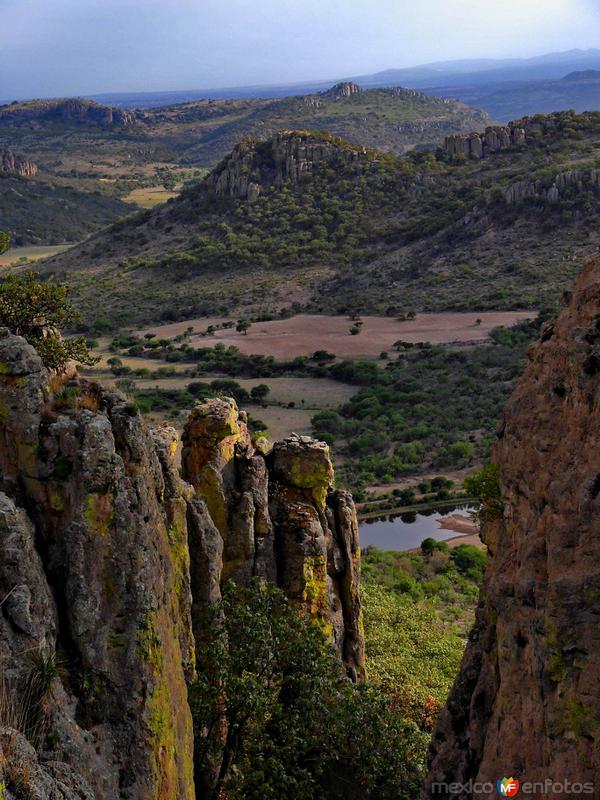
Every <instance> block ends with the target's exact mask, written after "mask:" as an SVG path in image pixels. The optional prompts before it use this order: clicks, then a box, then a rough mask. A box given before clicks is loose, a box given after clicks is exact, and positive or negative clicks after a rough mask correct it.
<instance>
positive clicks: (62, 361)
mask: <svg viewBox="0 0 600 800" xmlns="http://www.w3.org/2000/svg"><path fill="white" fill-rule="evenodd" d="M76 319H77V314H76V312H75V309H74V308H73V306H72V305H71V303H70V302H69V300H68V287H67V286H66V285H63V284H52V283H48V282H46V281H42V280H40V279H39V276H38V274H37V273H36V272H32V271H28V272H25V273H23V274H16V273H10V274H9V275H7V276H5V277H3V278H2V279H1V280H0V326H4V327H6V328H8V329H9V330H10V331H11V332H12V333H15V334H17V335H19V336H23V337H24V338H25V339H27V341H28V342H29V344H31V345H33V346H34V347H35V349H36V350H37V351H38V353H39V354H40V356H41V358H42V361H43V362H44V365H45V366H46V367H47V368H48V369H54V370H63V369H64V368H65V366H66V364H67V362H68V361H71V360H73V361H77V362H79V363H80V364H94V363H95V362H96V361H97V359H96V358H94V357H93V356H92V355H91V353H90V351H89V350H88V348H87V345H86V343H85V339H84V337H76V338H71V339H63V337H62V336H61V334H60V331H61V330H62V329H64V328H67V327H69V326H71V325H72V324H73V323H74V322H75V321H76Z"/></svg>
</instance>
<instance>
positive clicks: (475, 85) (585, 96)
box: [94, 49, 600, 122]
mask: <svg viewBox="0 0 600 800" xmlns="http://www.w3.org/2000/svg"><path fill="white" fill-rule="evenodd" d="M599 70H600V49H590V50H569V51H567V52H563V53H548V54H546V55H542V56H535V57H533V58H511V59H464V60H459V61H440V62H436V63H432V64H423V65H421V66H416V67H407V68H404V69H389V70H385V71H383V72H377V73H375V74H373V75H355V76H350V77H347V78H344V80H349V81H353V82H355V83H358V84H360V85H361V86H362V87H363V88H386V87H390V86H405V87H407V88H410V89H419V90H421V91H425V92H426V93H427V94H433V95H437V96H440V97H452V98H455V99H458V100H461V101H462V102H465V103H469V104H472V105H478V106H480V107H481V108H483V109H484V110H485V111H487V112H488V114H490V115H491V116H493V117H495V118H496V119H498V120H500V121H503V122H504V121H507V120H508V119H516V118H517V117H520V116H522V115H523V114H537V113H545V112H548V111H554V110H559V109H564V108H574V109H575V110H577V111H582V110H595V109H598V108H600V81H599V80H593V79H592V80H591V81H590V80H587V86H586V88H585V89H584V88H582V87H581V86H578V85H577V84H579V83H581V81H580V80H579V79H577V80H573V81H570V82H569V83H568V85H563V86H556V85H555V84H556V82H557V81H560V80H561V79H562V78H564V77H565V76H567V75H571V74H573V73H575V74H577V73H586V72H590V71H592V72H595V71H599ZM332 82H333V81H332V80H323V81H311V82H304V83H297V84H286V85H273V86H237V87H232V88H221V89H199V90H189V91H178V92H143V93H126V94H121V93H118V94H102V95H96V96H95V97H94V99H95V100H97V101H99V102H101V103H106V104H108V105H113V106H120V107H128V108H154V107H159V106H166V105H172V104H174V103H184V102H193V101H195V100H199V99H203V98H206V99H232V98H236V99H241V98H257V97H260V98H280V97H289V96H291V95H304V94H310V93H313V92H319V91H322V90H324V89H326V88H327V87H328V86H330V85H331V83H332ZM584 82H586V80H585V79H584ZM594 83H596V84H599V88H598V91H596V90H595V89H594V88H593V87H592V86H591V84H594ZM498 93H501V94H500V95H498ZM511 98H514V101H513V100H512V99H511Z"/></svg>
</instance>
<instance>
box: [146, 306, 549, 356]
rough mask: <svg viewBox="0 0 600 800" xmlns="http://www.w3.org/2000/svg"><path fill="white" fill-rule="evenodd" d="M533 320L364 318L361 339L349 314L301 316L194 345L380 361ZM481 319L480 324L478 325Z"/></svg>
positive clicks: (492, 314)
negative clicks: (396, 352)
mask: <svg viewBox="0 0 600 800" xmlns="http://www.w3.org/2000/svg"><path fill="white" fill-rule="evenodd" d="M532 316H534V312H532V311H482V312H476V311H475V312H472V313H471V312H469V313H441V314H418V315H417V317H416V318H415V319H414V320H407V321H406V322H400V321H399V320H397V319H394V318H393V317H369V316H366V317H361V319H362V322H363V325H362V330H361V333H360V334H358V335H357V336H352V335H351V334H350V328H351V327H352V326H353V325H354V321H353V320H352V319H350V318H349V317H345V316H333V317H328V316H321V315H316V314H299V315H297V316H295V317H291V318H290V319H285V320H271V321H269V322H255V323H253V325H252V327H251V328H250V329H249V330H248V332H247V333H246V334H242V333H238V332H237V331H236V330H235V329H227V330H218V331H216V332H215V334H214V336H211V337H201V336H194V335H192V336H191V338H190V340H189V343H190V344H191V345H192V346H197V347H207V346H210V345H211V344H216V343H217V342H222V343H223V344H224V345H226V346H230V345H234V346H235V347H237V348H239V350H240V351H241V352H242V353H245V354H248V355H250V354H258V355H272V356H275V358H277V359H289V358H295V357H296V356H303V355H311V354H312V353H314V352H315V351H316V350H328V351H329V352H331V353H334V354H335V355H336V356H338V358H377V357H378V356H379V354H380V353H381V352H382V351H387V352H390V353H391V352H393V351H392V347H393V344H394V342H396V341H398V340H402V341H405V342H412V343H417V342H432V343H433V344H448V343H452V342H456V343H463V342H464V343H469V342H477V341H483V340H485V339H486V338H487V337H488V335H489V332H490V331H491V330H492V328H495V327H497V326H498V325H505V326H507V327H508V326H512V325H514V324H515V323H516V322H519V321H520V320H523V319H528V318H529V319H530V318H531V317H532ZM477 320H481V322H480V323H479V324H478V323H477ZM221 321H223V320H209V319H201V318H199V319H192V320H187V321H184V322H177V323H173V324H170V325H162V326H155V327H153V328H152V329H146V330H144V331H141V332H140V333H142V334H143V333H147V332H149V331H150V330H151V331H152V332H153V333H155V334H156V335H157V336H158V337H159V338H163V337H164V338H167V337H168V338H170V337H173V336H177V335H178V334H180V333H183V332H184V331H185V330H186V328H188V327H189V326H193V327H194V329H195V330H198V331H201V330H205V329H206V327H207V325H209V324H214V323H215V322H221Z"/></svg>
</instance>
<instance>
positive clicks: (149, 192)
mask: <svg viewBox="0 0 600 800" xmlns="http://www.w3.org/2000/svg"><path fill="white" fill-rule="evenodd" d="M177 195H178V192H168V191H167V190H166V189H163V187H162V186H149V187H147V188H145V189H134V190H133V191H132V192H130V193H129V194H128V195H127V196H126V197H124V198H123V200H124V202H126V203H132V204H133V205H136V206H140V208H154V206H157V205H159V204H160V203H166V202H167V200H170V199H171V198H172V197H177Z"/></svg>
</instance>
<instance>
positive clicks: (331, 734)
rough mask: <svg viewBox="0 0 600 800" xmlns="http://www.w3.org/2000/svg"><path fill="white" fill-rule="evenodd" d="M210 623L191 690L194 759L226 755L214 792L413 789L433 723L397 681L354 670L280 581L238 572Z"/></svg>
mask: <svg viewBox="0 0 600 800" xmlns="http://www.w3.org/2000/svg"><path fill="white" fill-rule="evenodd" d="M203 624H204V627H205V631H206V643H205V645H204V647H203V648H202V651H201V652H202V657H201V661H200V663H199V664H198V668H199V674H198V679H197V681H196V682H195V684H193V685H192V687H191V692H190V698H191V705H192V713H193V718H194V728H195V732H196V737H197V742H198V747H199V752H198V755H197V765H196V768H197V771H198V772H199V773H200V772H201V773H203V774H205V775H209V774H211V772H213V771H214V763H215V759H216V760H218V761H219V762H220V763H221V764H222V766H221V769H220V771H219V772H218V775H217V776H216V785H215V786H214V787H212V789H210V788H209V789H207V790H206V792H205V795H206V796H207V797H209V798H213V799H214V800H216V798H220V797H223V796H224V795H225V794H226V795H227V797H228V798H231V800H238V799H239V800H281V798H284V797H290V798H292V797H293V798H294V799H295V800H338V798H339V800H342V798H343V800H353V798H355V800H369V798H372V800H376V799H377V800H379V799H380V798H382V799H383V800H409V798H410V800H412V798H413V797H414V796H415V794H416V792H417V790H418V786H419V781H420V779H421V777H422V769H423V766H424V756H425V751H426V743H427V738H428V737H427V735H426V734H424V733H423V732H422V731H421V730H420V728H419V727H418V725H416V724H415V723H414V722H412V721H411V720H410V719H408V718H407V713H406V712H407V709H405V708H404V707H403V706H402V703H401V701H400V697H399V696H398V695H397V694H396V693H395V692H391V691H384V690H383V689H382V688H381V687H380V686H378V685H377V684H374V683H367V684H365V685H355V684H352V683H351V682H350V681H349V680H348V679H347V678H345V677H344V676H343V675H342V673H341V669H340V664H339V662H338V660H337V658H336V656H335V655H334V654H333V653H331V652H329V651H328V648H327V645H326V642H325V639H324V637H323V634H322V632H321V630H320V629H319V628H318V626H316V625H314V624H312V623H311V622H310V620H309V618H307V616H306V615H305V614H304V613H303V612H302V611H301V610H299V609H298V608H297V607H295V606H293V605H292V604H290V603H289V602H288V601H287V600H286V598H285V596H284V595H283V593H282V592H281V591H280V590H279V589H277V588H275V587H272V586H268V585H259V584H254V585H251V586H250V587H248V588H243V589H240V588H236V587H235V586H233V585H231V584H230V585H229V586H228V587H227V588H226V590H225V593H224V597H223V600H222V602H221V603H219V604H217V605H215V606H214V607H212V608H208V609H207V610H206V615H205V619H204V622H203ZM216 687H218V689H219V691H216ZM220 732H223V733H224V737H223V738H222V737H221V735H220ZM375 741H376V742H377V747H376V748H375V747H373V743H374V742H375Z"/></svg>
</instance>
